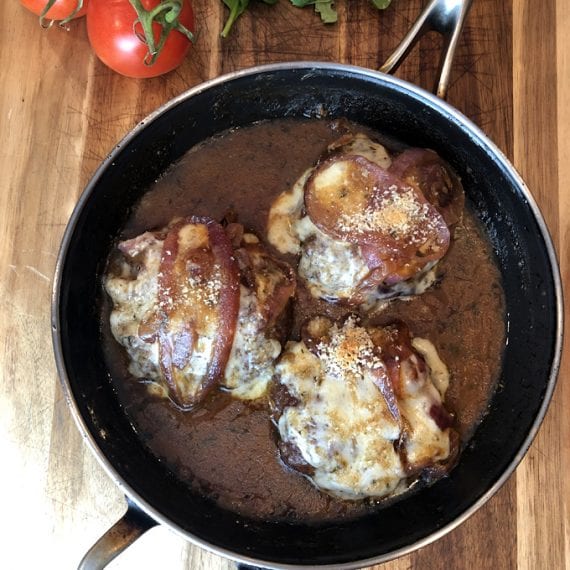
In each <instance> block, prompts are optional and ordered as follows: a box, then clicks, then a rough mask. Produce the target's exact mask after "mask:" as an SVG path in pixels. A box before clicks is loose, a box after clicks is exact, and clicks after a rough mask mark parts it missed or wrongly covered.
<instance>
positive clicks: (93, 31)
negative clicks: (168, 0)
mask: <svg viewBox="0 0 570 570" xmlns="http://www.w3.org/2000/svg"><path fill="white" fill-rule="evenodd" d="M141 3H142V5H143V7H144V8H145V9H146V10H152V9H153V8H154V7H155V6H157V5H158V4H159V3H160V0H141ZM136 19H137V13H136V11H135V9H134V8H133V6H132V5H131V4H130V2H129V0H90V3H89V9H88V10H87V33H88V35H89V42H90V43H91V47H92V48H93V51H94V52H95V53H96V54H97V56H98V57H99V59H100V60H101V61H102V62H103V63H105V64H106V65H107V66H109V67H110V68H111V69H113V70H114V71H116V72H118V73H120V74H122V75H126V76H127V77H137V78H140V77H156V76H157V75H162V74H163V73H168V72H169V71H172V70H173V69H175V68H176V67H178V66H179V65H180V64H181V63H182V61H183V60H184V57H185V56H186V54H187V53H188V50H189V49H190V46H191V42H190V40H189V39H188V38H187V37H186V36H185V35H184V34H182V33H181V32H179V31H178V30H172V31H171V32H170V34H169V36H168V38H167V39H166V42H165V43H164V46H163V48H162V51H161V53H160V55H159V56H158V58H157V59H156V61H155V62H154V63H153V64H152V65H146V64H145V58H146V57H147V54H148V47H147V45H146V44H145V43H144V42H143V41H142V40H141V39H140V37H139V34H140V35H142V33H143V32H142V28H141V26H140V24H137V25H136V27H134V26H133V23H134V22H135V20H136ZM179 21H180V23H181V24H182V25H183V26H184V27H185V28H187V29H188V30H190V31H193V30H194V13H193V11H192V6H191V4H190V2H189V0H182V10H181V11H180V15H179ZM133 28H134V29H133ZM152 28H153V31H154V37H155V42H157V43H158V39H159V37H160V32H161V26H160V24H158V23H156V22H153V24H152Z"/></svg>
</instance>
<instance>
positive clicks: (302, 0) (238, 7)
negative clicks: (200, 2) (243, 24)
mask: <svg viewBox="0 0 570 570" xmlns="http://www.w3.org/2000/svg"><path fill="white" fill-rule="evenodd" d="M258 1H260V2H264V3H265V4H270V5H273V4H277V2H278V0H258ZM346 1H347V2H349V1H350V0H346ZM370 1H371V2H372V4H373V5H374V7H375V8H378V10H385V9H386V8H388V6H389V5H390V2H391V0H370ZM222 2H223V3H224V4H225V5H226V6H227V7H228V8H229V10H230V14H229V16H228V19H227V20H226V24H225V26H224V29H223V31H222V37H223V38H226V37H227V36H228V34H229V33H230V30H231V28H232V26H233V25H234V22H235V21H236V20H237V19H238V18H239V17H240V16H241V15H242V14H243V13H244V12H245V11H246V9H247V7H248V6H249V2H250V0H222ZM291 4H293V6H297V7H298V8H304V7H305V6H314V7H315V12H316V13H317V14H319V15H320V17H321V20H322V21H323V22H324V23H325V24H334V23H335V22H336V21H337V20H338V13H337V11H336V9H335V7H334V4H335V0H291Z"/></svg>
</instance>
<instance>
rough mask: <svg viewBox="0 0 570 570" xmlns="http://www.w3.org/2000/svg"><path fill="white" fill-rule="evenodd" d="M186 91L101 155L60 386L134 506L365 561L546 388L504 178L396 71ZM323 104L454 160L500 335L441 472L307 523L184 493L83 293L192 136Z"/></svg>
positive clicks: (325, 110) (546, 332) (200, 528)
mask: <svg viewBox="0 0 570 570" xmlns="http://www.w3.org/2000/svg"><path fill="white" fill-rule="evenodd" d="M193 93H194V95H193V96H192V97H186V98H181V99H180V100H178V101H177V102H176V103H174V104H173V105H170V106H169V108H168V110H167V111H163V112H160V113H158V115H156V116H155V117H154V118H153V119H152V120H151V121H149V122H148V123H147V124H146V125H145V126H144V128H140V129H138V130H136V131H135V132H134V133H133V134H132V135H129V136H128V137H127V139H125V141H123V143H122V144H121V145H119V147H117V149H115V150H114V151H113V153H112V155H111V156H110V157H109V158H108V159H107V161H106V162H105V163H104V165H103V166H102V167H101V168H100V169H99V170H98V171H97V173H96V175H95V176H94V178H93V179H92V181H91V182H90V184H89V186H88V187H87V189H86V192H85V194H84V195H83V196H82V198H81V201H80V204H79V205H78V209H77V210H76V211H75V213H74V216H73V218H72V222H71V224H70V227H69V228H68V230H67V232H66V241H65V242H64V244H67V251H66V253H65V259H64V263H63V266H62V268H61V275H60V291H59V311H60V322H59V323H58V324H59V328H60V336H61V342H62V353H63V360H64V366H65V369H66V371H67V376H68V382H69V387H70V391H71V393H72V395H73V398H74V400H75V404H76V406H77V409H78V411H79V413H80V414H81V416H82V418H83V422H84V423H85V424H86V426H87V429H88V431H89V433H90V436H91V438H92V440H93V441H94V442H95V445H96V446H97V447H98V448H99V450H100V451H101V453H102V454H103V455H104V457H105V458H106V461H107V462H108V463H110V464H111V465H112V469H113V470H114V471H115V472H116V473H117V474H118V476H119V478H120V479H122V480H123V481H124V482H125V485H124V486H125V490H126V491H127V493H129V494H131V495H133V498H134V500H135V501H138V502H142V503H143V505H144V506H150V507H151V509H153V510H155V511H157V512H158V513H160V518H161V519H162V520H163V521H164V520H166V521H168V522H169V523H170V524H172V525H173V526H174V527H175V528H177V529H178V530H181V531H182V532H183V533H185V534H186V535H187V536H188V537H189V538H192V537H196V538H198V540H199V541H200V542H201V541H205V542H207V543H209V544H211V545H212V546H213V547H214V548H215V549H218V551H221V552H222V553H224V551H231V552H235V553H237V554H238V555H243V556H249V557H252V558H256V559H259V560H264V561H270V562H275V563H282V564H295V563H298V564H327V565H331V564H339V563H350V562H353V561H367V562H369V561H371V560H374V559H378V558H379V557H382V556H383V555H386V554H387V553H390V552H394V551H397V550H401V549H407V548H408V547H410V546H411V545H414V544H415V543H418V542H419V541H423V540H426V539H427V537H429V536H430V535H431V534H432V533H434V532H436V531H439V530H441V529H443V528H444V527H446V526H447V525H451V526H452V523H453V522H454V521H456V519H458V518H460V517H461V516H462V514H463V513H464V512H465V511H467V510H468V509H469V508H470V507H471V506H472V505H473V504H474V503H475V502H477V501H478V500H479V499H480V498H481V497H482V496H483V495H485V494H486V493H487V491H488V490H489V489H490V488H491V487H492V486H493V485H494V484H495V483H496V482H497V480H498V479H499V478H500V477H501V475H502V474H503V473H504V472H505V471H506V470H508V469H509V468H510V467H512V466H511V463H512V462H513V460H514V459H515V457H517V454H518V453H519V451H520V449H521V447H523V446H525V445H526V444H528V443H529V442H527V441H526V439H527V436H528V434H529V432H531V431H533V430H534V429H536V427H537V426H536V419H537V415H539V414H540V411H541V406H542V404H543V401H544V398H545V395H546V394H548V393H550V392H549V378H550V371H551V366H552V361H553V359H554V357H555V346H556V333H557V328H556V327H557V318H556V310H557V300H556V290H555V286H554V281H553V270H552V267H551V266H550V261H549V256H548V253H547V247H546V244H545V242H544V239H543V237H542V234H541V230H540V226H539V224H538V223H537V221H536V219H535V217H534V214H533V211H532V208H531V207H530V205H529V204H528V202H527V199H526V198H525V196H524V195H523V193H522V191H521V189H520V187H519V186H518V180H517V179H516V178H514V177H513V176H512V174H511V172H510V171H509V170H508V169H507V168H506V167H504V165H503V164H502V163H501V162H500V160H498V159H497V158H496V157H495V156H493V150H492V149H489V148H488V147H486V145H485V144H484V143H481V142H480V141H479V140H477V138H476V135H475V134H474V133H472V132H471V131H470V130H469V129H468V128H466V127H465V126H464V125H462V124H461V123H460V122H459V121H458V120H457V118H456V117H455V116H454V115H450V114H448V113H447V112H446V110H445V109H444V108H439V107H438V106H437V104H436V103H434V102H433V99H431V98H429V97H424V96H423V95H421V92H420V91H419V90H417V89H414V90H408V88H407V87H406V86H405V85H404V84H403V83H402V82H396V81H394V80H392V79H390V78H383V77H382V76H380V75H376V74H372V73H368V72H364V71H363V72H359V71H358V70H356V69H354V68H344V67H340V66H339V67H337V68H334V67H332V66H324V67H323V68H322V69H320V70H319V69H317V68H314V69H310V68H308V67H299V68H296V69H295V68H288V69H287V68H283V69H280V70H277V71H276V70H270V71H267V70H264V71H260V72H258V73H257V74H251V75H250V74H241V75H239V74H238V76H237V77H235V78H234V79H232V80H231V81H226V82H214V84H213V85H211V86H210V87H209V88H208V89H197V90H194V91H193ZM322 115H326V116H327V117H347V118H348V119H350V120H352V121H355V122H358V123H361V124H365V125H367V126H369V127H372V128H373V129H376V130H378V131H379V132H382V133H386V134H387V135H390V136H394V137H396V138H398V139H400V140H402V141H403V142H405V143H407V144H410V145H414V146H428V147H430V148H433V149H434V150H436V151H437V152H438V153H439V154H440V155H442V156H443V158H445V159H446V160H448V161H449V162H450V163H451V164H452V165H453V167H454V168H455V169H456V171H457V172H458V173H459V174H460V176H461V177H462V180H463V183H464V186H465V189H466V192H467V195H468V199H469V202H470V205H471V206H472V208H473V209H474V211H475V212H476V213H477V215H478V217H479V219H480V220H481V222H482V223H483V225H484V228H485V230H486V232H487V234H488V236H489V239H490V240H491V242H492V244H493V247H494V249H495V252H496V255H497V260H498V263H499V265H500V268H501V272H502V276H503V282H504V287H505V294H506V299H507V319H508V323H507V330H508V338H507V345H506V348H505V354H504V359H503V373H502V376H501V378H500V380H499V388H498V390H497V393H496V394H495V396H494V398H493V400H492V403H491V406H490V410H489V413H488V415H487V416H486V417H485V419H484V421H483V422H482V424H481V425H480V426H479V428H478V429H477V431H476V433H475V435H474V437H473V439H472V440H471V442H470V444H469V445H468V446H467V448H466V449H465V451H464V453H463V455H462V457H461V460H460V463H459V465H458V466H457V467H456V468H455V469H454V470H453V471H452V473H451V475H450V476H449V477H448V478H446V479H444V480H441V481H439V482H438V483H437V484H435V485H434V486H432V487H431V488H429V489H423V490H421V491H420V492H418V493H417V494H415V495H413V496H410V497H408V498H406V499H404V500H402V501H400V502H397V503H395V504H394V505H392V506H390V507H387V508H385V509H383V510H381V511H379V512H378V513H376V514H374V515H370V516H368V517H365V518H362V519H359V520H356V521H352V522H347V523H341V524H328V525H326V526H318V527H311V528H307V526H306V525H303V524H299V525H293V524H285V523H262V522H258V521H251V520H247V519H245V518H243V517H239V516H237V515H235V514H233V513H228V512H225V511H223V510H221V509H219V508H217V507H216V506H215V505H213V504H212V503H210V502H209V501H207V500H206V499H204V498H202V497H200V496H196V495H194V494H192V493H190V492H189V491H188V489H187V488H186V487H185V486H184V485H183V484H182V483H181V482H179V481H177V480H176V479H175V478H174V477H173V476H172V474H171V473H170V472H169V471H167V470H166V469H165V467H164V466H163V465H162V464H161V463H160V462H159V461H157V460H156V459H155V458H154V457H153V456H152V455H151V454H150V453H149V452H148V451H147V450H146V448H144V447H143V445H142V444H141V442H140V440H139V438H138V437H137V434H136V433H135V431H134V429H133V427H132V426H131V425H130V424H129V423H128V421H127V419H126V417H125V415H124V414H123V413H122V411H121V409H120V407H119V404H118V401H117V399H116V398H115V395H114V392H113V389H112V385H111V382H110V379H109V372H108V371H107V369H106V367H105V360H104V358H103V353H102V349H101V339H100V323H99V312H98V305H99V303H98V302H94V301H93V300H96V299H100V297H101V295H102V286H101V280H100V278H101V273H102V270H103V268H104V263H105V259H106V258H107V255H108V253H109V251H110V248H111V247H112V245H113V241H114V239H115V238H116V236H117V235H118V233H119V231H120V229H121V227H122V226H123V224H124V222H125V220H126V218H127V217H128V214H129V212H130V210H131V208H132V206H133V204H134V203H135V202H136V201H137V200H138V199H139V198H140V196H141V195H142V194H143V193H144V191H145V189H146V188H148V187H149V186H150V185H151V184H152V182H153V181H154V180H155V179H156V178H157V177H158V176H159V175H160V173H161V172H163V171H164V170H165V169H166V168H167V167H168V166H169V165H170V164H171V163H172V162H174V161H176V160H177V159H179V158H180V157H181V156H182V155H183V154H184V153H185V152H186V151H187V150H188V149H189V148H190V147H192V146H193V145H194V144H196V143H198V142H200V141H202V140H204V139H205V138H207V137H209V136H212V135H214V134H216V133H219V132H221V131H224V130H226V129H228V128H234V127H240V126H245V125H248V124H251V123H252V122H255V121H260V120H268V119H272V118H278V117H320V116H322ZM64 247H65V245H64ZM482 334H485V331H482ZM550 388H551V387H550ZM519 459H520V457H519ZM141 499H142V500H141ZM451 526H450V528H451ZM189 535H191V536H189ZM291 545H294V547H292V546H291ZM226 553H227V552H226ZM386 557H387V558H388V557H389V556H386ZM378 561H379V560H378Z"/></svg>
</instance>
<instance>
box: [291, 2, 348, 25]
mask: <svg viewBox="0 0 570 570" xmlns="http://www.w3.org/2000/svg"><path fill="white" fill-rule="evenodd" d="M291 4H293V6H297V7H298V8H304V7H305V6H310V5H314V6H315V12H317V13H318V14H320V16H321V20H322V21H323V22H324V23H325V24H334V23H335V22H336V21H337V19H338V14H337V12H336V10H335V9H334V0H291Z"/></svg>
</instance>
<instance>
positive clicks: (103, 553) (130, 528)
mask: <svg viewBox="0 0 570 570" xmlns="http://www.w3.org/2000/svg"><path fill="white" fill-rule="evenodd" d="M157 524H158V523H157V522H156V521H155V520H154V519H152V518H150V517H149V516H148V515H147V514H146V513H144V512H143V511H142V510H141V509H140V508H139V507H137V506H136V505H135V504H134V503H133V502H132V501H130V500H129V499H128V498H127V511H126V512H125V514H124V515H123V516H122V518H121V519H120V520H118V521H117V522H116V523H115V524H114V525H113V526H112V527H111V528H110V529H109V530H108V531H107V532H106V533H105V534H104V535H103V536H102V537H101V538H100V539H99V540H98V541H97V542H96V543H95V544H94V545H93V546H92V547H91V548H90V549H89V550H88V552H87V554H85V556H84V557H83V559H82V560H81V562H80V563H79V566H78V570H101V569H102V568H105V566H107V564H109V562H111V560H113V559H114V558H115V557H116V556H118V555H119V554H121V552H123V550H125V548H127V546H130V545H131V544H132V543H133V542H134V541H135V540H136V539H137V538H139V537H140V536H141V535H143V534H144V533H145V532H146V531H147V530H149V529H150V528H152V527H153V526H156V525H157Z"/></svg>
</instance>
